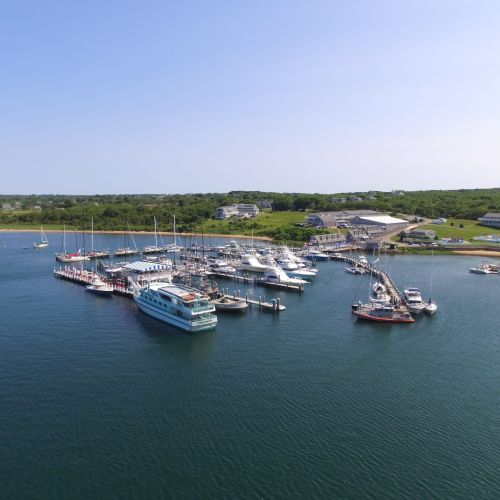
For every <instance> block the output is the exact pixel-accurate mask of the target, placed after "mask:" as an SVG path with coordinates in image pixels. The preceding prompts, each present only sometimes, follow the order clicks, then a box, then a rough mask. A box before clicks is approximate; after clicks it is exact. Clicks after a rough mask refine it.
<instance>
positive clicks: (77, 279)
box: [54, 266, 134, 298]
mask: <svg viewBox="0 0 500 500" xmlns="http://www.w3.org/2000/svg"><path fill="white" fill-rule="evenodd" d="M54 276H56V278H60V279H63V280H66V281H71V282H72V283H78V284H79V285H85V286H86V285H90V284H91V282H92V280H93V279H94V278H95V277H96V276H98V277H99V278H100V279H101V280H102V281H104V282H105V283H108V284H109V285H111V286H112V287H113V293H114V294H116V295H121V296H123V297H129V298H133V296H134V293H133V292H132V290H130V289H129V288H128V286H127V285H126V284H125V283H124V282H122V281H118V280H110V279H108V278H105V277H103V276H101V275H100V274H97V273H95V272H94V271H88V270H87V269H83V268H78V267H70V266H64V267H60V268H57V269H56V268H54Z"/></svg>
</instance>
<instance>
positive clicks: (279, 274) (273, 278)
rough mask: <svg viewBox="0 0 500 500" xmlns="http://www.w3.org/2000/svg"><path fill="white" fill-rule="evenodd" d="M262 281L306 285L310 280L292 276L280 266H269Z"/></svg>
mask: <svg viewBox="0 0 500 500" xmlns="http://www.w3.org/2000/svg"><path fill="white" fill-rule="evenodd" d="M261 281H264V282H267V283H281V284H283V285H306V284H308V283H309V282H308V281H306V280H303V279H300V278H292V277H290V276H288V274H287V273H286V272H285V271H283V269H281V267H279V266H271V267H268V269H267V270H266V272H265V273H264V277H263V278H262V280H261Z"/></svg>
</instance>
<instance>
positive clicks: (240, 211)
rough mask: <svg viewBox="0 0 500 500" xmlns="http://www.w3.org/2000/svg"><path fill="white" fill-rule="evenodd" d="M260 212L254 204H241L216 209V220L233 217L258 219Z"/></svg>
mask: <svg viewBox="0 0 500 500" xmlns="http://www.w3.org/2000/svg"><path fill="white" fill-rule="evenodd" d="M259 212H260V210H259V207H258V206H257V205H255V204H254V203H239V204H237V205H229V206H226V207H218V208H216V209H215V218H216V219H217V220H225V219H229V217H232V216H236V217H241V218H246V217H257V215H258V214H259Z"/></svg>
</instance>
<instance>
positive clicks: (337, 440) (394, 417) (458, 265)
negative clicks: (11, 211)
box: [0, 233, 500, 499]
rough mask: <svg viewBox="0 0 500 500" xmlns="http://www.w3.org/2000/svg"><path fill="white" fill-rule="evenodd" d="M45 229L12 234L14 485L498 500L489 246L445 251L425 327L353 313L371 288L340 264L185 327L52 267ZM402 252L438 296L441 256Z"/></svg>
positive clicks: (34, 494) (498, 281)
mask: <svg viewBox="0 0 500 500" xmlns="http://www.w3.org/2000/svg"><path fill="white" fill-rule="evenodd" d="M58 238H60V237H59V236H58V237H57V238H56V237H55V236H54V235H50V234H49V240H51V241H57V239H58ZM35 240H36V235H33V234H24V233H20V234H2V233H0V297H1V299H2V301H1V302H2V306H1V310H2V321H1V322H0V417H1V418H0V421H1V425H0V446H1V448H0V449H1V453H0V467H1V469H0V470H1V476H0V477H1V479H0V487H1V492H0V496H1V497H2V498H23V499H25V498H71V499H76V498H208V497H216V498H270V497H278V498H310V497H322V498H336V497H351V498H353V497H358V498H359V497H371V498H390V497H393V498H394V497H413V498H472V497H475V498H477V497H481V498H498V495H499V494H500V475H499V470H500V437H499V436H500V390H499V387H500V328H499V324H500V300H499V292H500V276H479V275H473V274H470V273H469V272H468V271H467V269H468V267H470V266H471V265H473V264H476V263H478V262H479V261H480V260H481V259H476V258H472V257H435V258H434V273H433V277H434V280H433V281H434V285H433V296H434V298H435V299H436V301H437V302H438V304H439V306H440V310H439V311H438V313H437V314H436V315H435V316H434V317H432V318H428V317H422V318H419V320H418V321H417V323H415V324H414V325H392V326H389V325H373V324H368V323H360V322H356V321H355V320H354V319H353V317H352V315H351V310H350V306H351V303H352V301H353V299H355V298H356V299H357V298H363V297H366V295H367V292H368V282H367V280H366V279H363V278H362V277H359V276H352V275H349V274H347V273H346V272H345V271H344V265H343V264H341V263H334V262H331V263H330V262H326V263H319V264H318V267H319V268H320V275H319V277H318V278H317V280H316V282H315V283H314V284H313V285H311V286H309V287H308V288H307V289H306V292H305V293H304V294H303V295H295V294H292V293H276V292H272V291H270V290H266V289H260V288H257V289H256V290H255V293H254V294H255V295H259V294H264V293H266V294H267V296H268V297H276V296H280V297H281V299H282V302H283V303H284V304H285V305H286V306H287V311H285V312H284V313H283V314H281V315H280V316H276V315H273V314H268V313H259V312H258V311H256V310H252V311H249V312H248V313H247V314H245V315H241V316H228V315H225V316H222V315H219V324H218V326H217V330H216V331H215V332H213V333H207V334H199V335H186V334H184V333H180V332H179V331H176V330H173V329H171V328H169V327H168V326H166V325H164V324H162V323H159V322H157V321H156V320H154V319H151V318H149V317H147V316H145V315H144V314H142V313H140V312H139V311H138V310H137V308H136V306H135V304H134V303H133V302H132V301H130V300H128V299H125V298H120V297H112V298H103V297H96V296H92V295H90V294H88V293H86V292H85V291H84V290H83V288H82V287H79V286H78V285H73V284H70V283H66V282H63V281H59V280H56V279H55V278H54V277H53V276H52V274H51V271H52V268H53V266H54V257H53V252H54V251H56V250H57V249H58V246H59V244H58V243H55V244H53V246H52V248H49V249H47V250H43V251H38V252H36V251H34V250H32V249H29V250H22V246H23V245H31V243H32V242H33V241H35ZM136 241H137V243H138V245H139V244H140V245H144V244H151V243H152V239H151V238H147V237H136ZM96 242H97V245H98V246H109V247H111V248H116V247H118V246H120V245H122V244H123V238H120V237H118V236H101V235H99V236H96ZM54 246H55V247H57V248H54ZM387 265H388V266H389V267H390V270H391V272H392V274H393V276H394V278H395V280H396V282H397V283H398V284H399V285H400V286H401V287H404V286H408V285H413V286H418V287H421V288H422V289H423V290H424V291H425V292H426V295H428V291H429V287H430V268H431V258H430V257H425V256H415V257H392V258H390V259H389V260H388V261H387ZM224 286H225V287H228V288H229V289H230V290H233V289H236V288H238V289H244V288H243V287H242V285H237V287H235V286H234V284H233V283H226V284H224Z"/></svg>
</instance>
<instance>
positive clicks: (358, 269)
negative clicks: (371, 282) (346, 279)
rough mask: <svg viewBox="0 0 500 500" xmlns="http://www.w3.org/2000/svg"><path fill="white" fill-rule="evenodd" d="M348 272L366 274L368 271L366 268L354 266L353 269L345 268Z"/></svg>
mask: <svg viewBox="0 0 500 500" xmlns="http://www.w3.org/2000/svg"><path fill="white" fill-rule="evenodd" d="M345 270H346V272H348V273H351V274H366V273H367V270H366V269H365V268H364V267H360V266H356V265H354V266H352V267H346V268H345Z"/></svg>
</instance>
